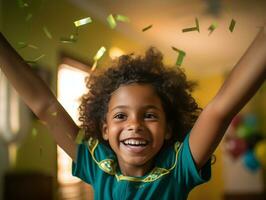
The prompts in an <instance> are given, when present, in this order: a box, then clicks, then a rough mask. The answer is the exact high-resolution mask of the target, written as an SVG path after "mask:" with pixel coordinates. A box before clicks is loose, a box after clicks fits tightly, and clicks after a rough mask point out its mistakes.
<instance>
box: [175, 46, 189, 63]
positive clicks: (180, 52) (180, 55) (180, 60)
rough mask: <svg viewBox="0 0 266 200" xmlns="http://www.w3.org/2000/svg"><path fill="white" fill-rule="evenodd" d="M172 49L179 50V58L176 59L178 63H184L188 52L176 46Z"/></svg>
mask: <svg viewBox="0 0 266 200" xmlns="http://www.w3.org/2000/svg"><path fill="white" fill-rule="evenodd" d="M172 49H173V50H174V51H176V52H178V54H179V55H178V57H177V60H176V65H177V66H181V65H182V63H183V60H184V57H185V56H186V53H185V52H184V51H182V50H180V49H177V48H176V47H172Z"/></svg>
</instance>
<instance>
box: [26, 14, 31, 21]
mask: <svg viewBox="0 0 266 200" xmlns="http://www.w3.org/2000/svg"><path fill="white" fill-rule="evenodd" d="M31 18H32V14H31V13H28V14H27V16H26V18H25V21H26V22H28V21H30V19H31Z"/></svg>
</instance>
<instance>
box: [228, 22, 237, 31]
mask: <svg viewBox="0 0 266 200" xmlns="http://www.w3.org/2000/svg"><path fill="white" fill-rule="evenodd" d="M235 25H236V21H235V20H234V19H232V20H231V23H230V26H229V30H230V31H231V33H232V32H233V31H234V29H235Z"/></svg>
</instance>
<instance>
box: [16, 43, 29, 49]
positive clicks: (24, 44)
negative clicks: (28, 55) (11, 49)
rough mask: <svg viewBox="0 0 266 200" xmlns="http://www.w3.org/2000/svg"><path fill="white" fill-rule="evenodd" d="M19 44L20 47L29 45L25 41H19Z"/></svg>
mask: <svg viewBox="0 0 266 200" xmlns="http://www.w3.org/2000/svg"><path fill="white" fill-rule="evenodd" d="M18 45H19V48H20V49H23V48H26V47H27V46H28V44H27V43H25V42H18Z"/></svg>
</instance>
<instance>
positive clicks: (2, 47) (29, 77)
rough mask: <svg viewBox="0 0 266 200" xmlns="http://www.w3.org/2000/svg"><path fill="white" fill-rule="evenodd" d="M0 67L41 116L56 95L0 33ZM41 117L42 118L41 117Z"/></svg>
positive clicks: (33, 109) (24, 98)
mask: <svg viewBox="0 0 266 200" xmlns="http://www.w3.org/2000/svg"><path fill="white" fill-rule="evenodd" d="M0 67H1V69H2V71H3V72H4V74H5V75H6V77H7V78H8V80H9V82H10V83H11V84H12V85H13V86H14V87H15V89H16V90H17V92H18V93H19V94H20V96H21V98H22V99H23V100H24V102H25V103H26V104H27V105H28V106H29V107H30V108H31V109H32V111H33V112H34V113H35V114H36V115H41V113H42V112H43V110H44V109H45V107H48V106H49V104H50V103H51V101H52V100H53V99H55V97H54V95H53V94H52V92H51V91H50V89H49V88H48V87H47V85H46V84H45V83H44V81H42V80H41V79H40V78H39V77H38V76H37V75H36V73H35V72H34V71H33V70H32V69H31V67H30V66H29V65H28V64H27V63H26V62H25V61H24V60H23V59H22V58H21V57H20V56H19V54H18V53H17V52H16V51H15V50H14V49H13V48H12V47H11V46H10V44H9V43H8V41H7V40H6V39H5V38H4V36H3V35H2V34H1V33H0ZM39 117H40V116H39Z"/></svg>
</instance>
